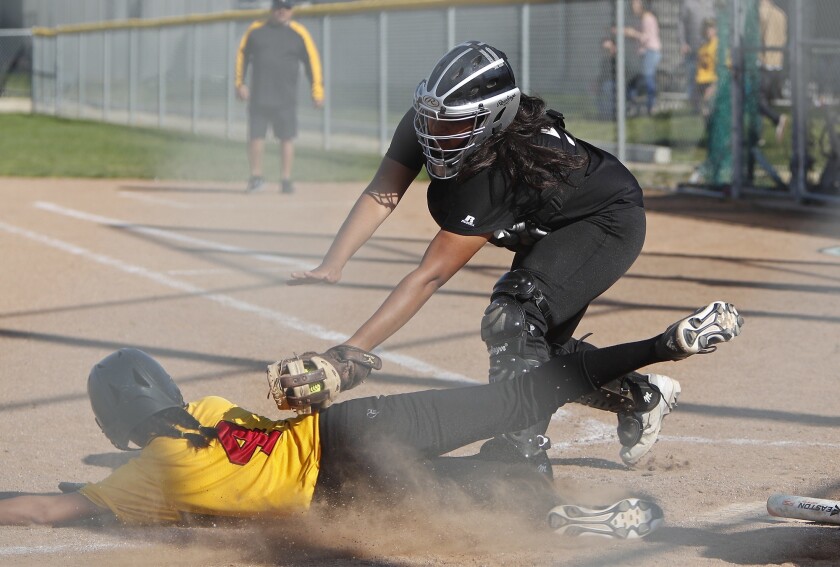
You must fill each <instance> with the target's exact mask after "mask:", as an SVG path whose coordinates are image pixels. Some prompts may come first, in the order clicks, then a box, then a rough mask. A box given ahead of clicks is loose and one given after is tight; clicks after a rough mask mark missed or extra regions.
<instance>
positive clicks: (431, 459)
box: [0, 301, 743, 539]
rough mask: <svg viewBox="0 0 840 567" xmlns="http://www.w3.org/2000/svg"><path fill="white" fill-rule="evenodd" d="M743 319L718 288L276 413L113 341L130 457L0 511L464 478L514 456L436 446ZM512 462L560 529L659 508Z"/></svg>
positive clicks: (99, 386)
mask: <svg viewBox="0 0 840 567" xmlns="http://www.w3.org/2000/svg"><path fill="white" fill-rule="evenodd" d="M742 324H743V319H742V318H741V317H740V315H739V314H738V311H737V310H736V309H735V307H734V306H733V305H731V304H728V303H724V302H721V301H716V302H713V303H711V304H710V305H708V306H706V307H705V308H701V309H699V310H698V311H696V312H695V313H694V314H692V315H691V316H689V317H686V318H684V319H682V320H680V321H678V322H677V323H674V324H673V325H671V326H670V327H669V328H668V329H667V330H666V331H665V332H664V333H662V334H661V335H658V336H656V337H653V338H651V339H648V340H645V341H639V342H634V343H625V344H620V345H616V346H612V347H607V348H601V349H598V348H595V347H591V345H587V347H588V348H581V349H580V350H578V351H577V352H573V353H571V354H567V355H562V356H558V357H556V358H554V359H552V360H550V361H548V362H546V363H545V364H543V365H542V366H540V367H538V368H535V369H534V370H533V371H531V372H528V373H524V374H522V375H521V376H518V377H517V378H515V379H511V380H502V381H499V382H494V383H490V384H484V385H479V386H467V387H462V388H454V389H449V390H427V391H422V392H413V393H407V394H398V395H392V396H379V397H366V398H357V399H353V400H348V401H344V402H341V403H337V404H333V405H331V406H329V407H327V408H325V409H322V410H321V411H315V412H313V413H310V414H305V415H299V416H297V417H294V418H290V419H280V420H273V419H269V418H266V417H263V416H260V415H257V414H254V413H253V412H250V411H248V410H246V409H244V408H241V407H239V406H237V405H235V404H233V403H231V402H229V401H227V400H225V399H223V398H220V397H215V396H210V397H205V398H201V399H199V400H197V401H195V402H192V403H185V402H184V399H183V397H182V395H181V391H180V390H179V388H178V386H177V385H176V384H175V382H174V381H173V380H172V378H171V377H170V376H169V375H168V374H167V373H166V371H165V370H164V369H163V367H162V366H161V365H160V364H159V363H158V362H157V361H155V360H154V359H153V358H152V357H150V356H149V355H148V354H146V353H144V352H142V351H140V350H137V349H132V348H125V349H120V350H118V351H116V352H114V353H112V354H110V355H108V356H107V357H105V358H104V359H103V360H102V361H100V362H99V363H97V364H96V365H94V367H93V368H92V370H91V373H90V375H89V377H88V395H89V397H90V401H91V406H92V408H93V413H94V415H95V416H96V422H97V423H98V424H99V426H100V428H101V429H102V431H103V433H104V434H105V435H106V436H107V437H108V439H109V440H110V441H111V442H112V443H113V444H114V445H115V446H116V447H117V448H119V449H123V450H127V449H129V447H130V445H131V444H134V445H136V446H137V447H139V448H140V449H141V450H140V451H139V452H138V454H137V457H135V458H134V459H132V460H130V461H129V462H128V463H126V464H125V465H123V466H122V467H120V468H118V469H117V470H115V471H114V472H113V473H112V474H111V475H110V476H108V477H107V478H105V479H104V480H102V481H100V482H96V483H90V484H85V485H83V486H82V487H81V488H79V489H78V490H77V491H73V492H69V493H65V494H59V495H50V494H35V495H22V496H16V497H13V498H8V499H5V500H0V525H27V524H56V523H61V522H65V521H69V520H73V519H80V518H88V517H94V516H99V515H102V514H106V513H111V514H114V515H115V516H116V517H117V519H118V520H120V521H122V522H124V523H126V524H160V523H175V522H182V521H185V520H186V519H187V518H188V517H190V516H191V515H205V516H232V517H279V516H282V515H284V514H288V513H289V512H293V511H300V510H306V509H308V508H309V507H310V505H311V504H312V502H313V501H314V500H323V501H326V502H328V503H329V502H332V501H334V500H335V499H337V498H341V496H342V493H343V492H344V491H345V490H346V489H347V487H348V486H352V483H353V481H354V480H361V481H362V482H363V483H364V484H365V485H367V486H368V487H372V488H374V492H377V491H380V492H387V491H388V490H389V489H391V488H396V489H398V491H400V490H402V491H405V489H406V486H405V485H404V484H402V485H401V483H405V482H406V481H404V480H403V478H402V476H401V475H399V474H393V473H394V471H396V470H398V469H400V467H402V469H401V470H406V469H410V470H415V469H423V468H425V470H428V471H429V472H430V474H431V475H432V476H440V477H444V478H447V479H451V480H455V481H456V482H461V483H462V484H463V485H465V486H466V485H469V484H471V483H474V482H475V480H476V479H477V478H478V479H480V478H481V475H482V474H484V475H498V474H499V473H498V471H499V470H502V469H504V470H507V471H511V470H513V468H512V467H510V466H509V465H504V464H502V463H500V462H497V461H493V460H491V459H483V458H482V457H481V454H479V455H478V456H471V457H452V456H449V457H447V456H443V455H445V454H446V453H449V452H451V451H453V450H455V449H458V448H460V447H463V446H465V445H468V444H470V443H474V442H476V441H480V440H483V439H488V438H490V437H493V436H494V435H499V434H501V433H504V432H505V431H510V430H513V429H517V428H523V427H527V426H528V425H530V424H533V423H536V422H537V421H539V420H543V419H547V418H548V417H550V416H551V415H552V414H553V413H554V412H555V411H556V410H557V409H558V407H560V406H561V405H563V404H565V403H567V402H570V401H574V400H576V399H579V398H580V397H581V396H582V395H585V394H587V393H589V392H594V391H595V390H596V388H598V386H599V385H601V384H603V383H605V382H607V381H609V380H613V379H615V378H616V377H618V376H621V375H623V374H625V373H627V372H630V371H633V370H636V369H637V368H640V367H642V366H646V365H648V364H653V363H656V362H663V361H668V360H681V359H683V358H686V357H688V356H691V355H692V354H697V353H707V352H711V351H712V350H715V349H716V346H715V345H716V344H718V343H722V342H726V341H729V340H731V339H732V338H733V337H735V336H737V335H738V334H739V333H740V330H741V326H742ZM394 448H397V449H398V450H399V455H400V458H399V459H398V460H399V462H398V463H397V462H395V458H394V455H395V453H394ZM520 468H521V470H520V471H519V473H520V474H523V475H531V476H532V477H533V479H534V480H533V482H536V483H540V486H541V487H542V488H541V490H543V491H544V492H545V497H544V498H541V499H540V500H539V501H540V502H543V503H545V505H546V507H547V508H549V507H551V506H554V507H553V508H551V510H550V511H549V517H548V519H549V525H550V527H551V528H553V529H554V530H555V531H557V532H558V533H561V534H571V535H580V534H591V535H602V536H608V537H613V538H621V539H625V538H636V537H642V536H644V535H647V534H648V533H650V532H651V531H652V530H654V529H655V528H656V527H658V526H659V525H660V524H661V522H662V511H661V509H659V507H658V506H656V505H655V504H653V503H651V502H645V501H642V500H638V499H635V498H630V499H625V500H622V501H620V502H617V503H615V504H614V505H612V506H610V507H607V508H606V509H592V508H586V507H583V506H576V505H572V504H558V501H557V494H556V493H555V492H554V491H553V490H551V483H550V482H549V481H548V480H547V479H545V477H543V476H542V475H540V474H539V473H537V472H536V471H534V470H533V469H531V468H529V467H525V466H521V467H520ZM532 484H533V483H532ZM490 496H491V495H490V494H484V495H481V496H479V498H480V499H481V500H482V501H486V500H488V499H489V497H490ZM555 504H558V505H556V506H555Z"/></svg>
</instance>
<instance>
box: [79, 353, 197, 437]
mask: <svg viewBox="0 0 840 567" xmlns="http://www.w3.org/2000/svg"><path fill="white" fill-rule="evenodd" d="M88 396H89V397H90V405H91V407H92V408H93V414H94V415H95V416H96V423H97V424H98V425H99V427H100V429H102V432H103V433H104V434H105V436H106V437H108V439H109V440H110V441H111V443H113V444H114V446H115V447H117V448H118V449H122V450H127V449H128V448H129V447H128V443H129V440H130V437H131V431H132V430H133V429H134V428H135V427H137V426H138V425H140V424H141V423H142V422H143V421H145V420H146V419H148V418H149V417H151V416H153V415H154V414H156V413H158V412H159V411H161V410H165V409H168V408H173V407H184V405H185V404H184V397H183V396H182V395H181V390H179V389H178V386H177V385H176V384H175V382H173V381H172V378H171V377H170V376H169V374H167V373H166V370H164V369H163V367H162V366H161V365H160V364H159V363H158V362H157V361H156V360H155V359H153V358H152V357H151V356H149V355H148V354H146V353H145V352H143V351H141V350H137V349H135V348H123V349H120V350H118V351H116V352H114V353H112V354H110V355H108V356H106V357H105V358H103V359H102V360H101V361H100V362H99V363H97V364H96V365H95V366H94V367H93V368H92V369H91V371H90V376H89V377H88Z"/></svg>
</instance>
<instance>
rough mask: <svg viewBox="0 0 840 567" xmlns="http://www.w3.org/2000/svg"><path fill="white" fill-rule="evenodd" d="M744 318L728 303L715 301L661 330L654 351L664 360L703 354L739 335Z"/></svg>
mask: <svg viewBox="0 0 840 567" xmlns="http://www.w3.org/2000/svg"><path fill="white" fill-rule="evenodd" d="M743 325H744V318H743V317H741V316H740V315H739V314H738V310H737V309H735V306H734V305H732V304H731V303H726V302H724V301H714V302H712V303H710V304H709V305H707V306H706V307H703V308H702V309H698V310H697V311H695V312H694V313H693V314H692V315H691V316H690V317H686V318H685V319H683V320H682V321H677V322H676V323H674V324H673V325H671V326H670V327H668V329H667V330H666V331H665V332H664V333H662V337H661V338H660V339H659V341H657V343H656V351H657V354H659V355H660V356H662V357H663V358H665V359H667V360H681V359H683V358H687V357H689V356H691V355H692V354H698V353H699V354H706V353H709V352H713V351H714V350H716V349H717V347H716V346H714V345H716V344H718V343H723V342H726V341H729V340H732V338H734V337H736V336H738V335H739V334H741V327H742V326H743Z"/></svg>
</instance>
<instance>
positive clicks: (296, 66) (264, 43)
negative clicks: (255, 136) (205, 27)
mask: <svg viewBox="0 0 840 567" xmlns="http://www.w3.org/2000/svg"><path fill="white" fill-rule="evenodd" d="M301 64H303V68H304V71H305V72H306V76H307V78H308V79H309V81H310V83H311V84H312V98H313V100H318V101H320V100H323V98H324V87H323V81H322V78H321V60H320V58H319V57H318V50H317V48H316V47H315V43H314V42H313V41H312V38H311V37H310V35H309V32H308V31H307V30H306V28H305V27H303V26H302V25H301V24H299V23H298V22H295V21H291V22H289V25H282V24H274V23H272V22H268V21H265V20H261V21H257V22H254V23H253V24H251V26H250V27H249V28H248V31H246V32H245V35H244V36H242V41H241V42H240V44H239V51H238V52H237V55H236V70H235V73H236V86H239V85H241V84H243V82H244V80H245V74H246V72H247V70H248V66H249V65H250V66H251V67H252V68H253V71H252V75H253V76H252V77H251V102H252V103H253V104H255V105H257V106H261V107H267V108H278V107H287V106H294V105H295V103H296V102H297V85H298V75H299V72H300V65H301Z"/></svg>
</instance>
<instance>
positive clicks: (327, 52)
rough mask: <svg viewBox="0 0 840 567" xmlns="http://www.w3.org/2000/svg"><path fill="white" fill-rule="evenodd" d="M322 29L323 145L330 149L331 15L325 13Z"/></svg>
mask: <svg viewBox="0 0 840 567" xmlns="http://www.w3.org/2000/svg"><path fill="white" fill-rule="evenodd" d="M322 30H323V34H324V57H323V59H324V77H323V79H324V110H323V112H324V121H323V124H322V128H323V137H324V139H323V145H324V149H325V150H329V149H330V148H331V147H332V140H331V135H330V132H331V131H332V124H331V119H332V104H331V101H332V84H331V81H330V77H331V76H332V64H331V60H332V56H331V52H332V40H331V38H330V34H331V33H332V32H331V28H330V16H329V15H325V16H324V19H323V24H322Z"/></svg>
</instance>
